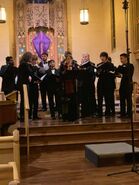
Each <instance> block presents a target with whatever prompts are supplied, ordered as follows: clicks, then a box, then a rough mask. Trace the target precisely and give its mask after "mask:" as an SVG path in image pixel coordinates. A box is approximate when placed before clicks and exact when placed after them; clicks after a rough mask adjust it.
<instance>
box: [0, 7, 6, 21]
mask: <svg viewBox="0 0 139 185" xmlns="http://www.w3.org/2000/svg"><path fill="white" fill-rule="evenodd" d="M0 23H6V10H5V8H3V7H1V6H0Z"/></svg>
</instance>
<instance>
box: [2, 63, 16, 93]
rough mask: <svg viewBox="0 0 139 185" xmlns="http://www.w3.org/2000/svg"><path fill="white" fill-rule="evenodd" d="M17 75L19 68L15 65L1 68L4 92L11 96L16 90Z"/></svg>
mask: <svg viewBox="0 0 139 185" xmlns="http://www.w3.org/2000/svg"><path fill="white" fill-rule="evenodd" d="M16 75H17V68H16V67H14V66H13V65H4V66H2V67H1V70H0V76H1V77H2V89H1V90H2V91H4V93H5V94H9V93H11V92H12V91H14V90H16V85H15V77H16Z"/></svg>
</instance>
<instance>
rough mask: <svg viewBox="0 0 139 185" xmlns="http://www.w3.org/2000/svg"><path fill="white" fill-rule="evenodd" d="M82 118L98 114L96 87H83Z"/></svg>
mask: <svg viewBox="0 0 139 185" xmlns="http://www.w3.org/2000/svg"><path fill="white" fill-rule="evenodd" d="M80 91H81V93H80V94H81V100H80V103H81V116H82V117H87V116H91V115H93V114H95V113H96V98H95V85H94V84H91V85H90V86H83V87H82V88H81V89H80Z"/></svg>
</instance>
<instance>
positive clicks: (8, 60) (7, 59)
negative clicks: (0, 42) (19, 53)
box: [5, 56, 13, 64]
mask: <svg viewBox="0 0 139 185" xmlns="http://www.w3.org/2000/svg"><path fill="white" fill-rule="evenodd" d="M5 59H6V64H8V63H9V62H10V61H11V60H13V57H12V56H7V57H6V58H5Z"/></svg>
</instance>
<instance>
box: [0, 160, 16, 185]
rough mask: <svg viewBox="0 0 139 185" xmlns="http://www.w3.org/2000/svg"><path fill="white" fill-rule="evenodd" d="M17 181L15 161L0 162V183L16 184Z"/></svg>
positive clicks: (3, 184)
mask: <svg viewBox="0 0 139 185" xmlns="http://www.w3.org/2000/svg"><path fill="white" fill-rule="evenodd" d="M19 183H20V180H19V175H18V170H17V165H16V163H15V162H9V163H7V164H0V185H18V184H19Z"/></svg>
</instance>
